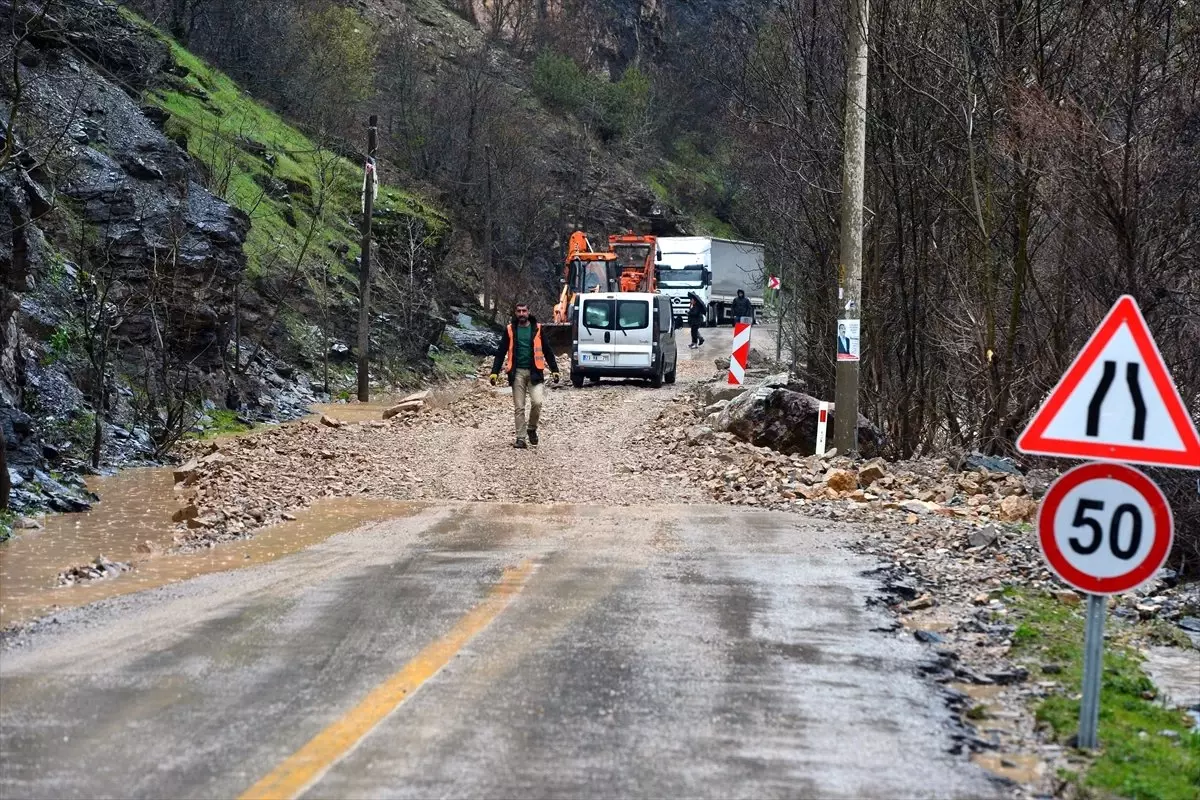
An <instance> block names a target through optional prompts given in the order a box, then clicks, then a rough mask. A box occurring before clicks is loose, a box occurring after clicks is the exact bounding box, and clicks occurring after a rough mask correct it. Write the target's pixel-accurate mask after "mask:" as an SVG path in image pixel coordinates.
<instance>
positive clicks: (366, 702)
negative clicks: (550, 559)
mask: <svg viewBox="0 0 1200 800" xmlns="http://www.w3.org/2000/svg"><path fill="white" fill-rule="evenodd" d="M532 573H533V562H531V561H525V562H523V563H522V564H521V565H520V566H517V567H514V568H512V569H508V570H505V571H504V574H503V575H502V576H501V578H500V582H499V583H498V584H496V585H495V586H494V587H492V590H491V591H490V592H488V595H487V597H486V598H484V600H483V602H481V603H480V604H479V605H477V606H475V608H473V609H471V610H470V611H469V612H467V615H466V616H464V617H463V618H462V619H460V620H459V621H458V623H457V624H456V625H455V626H454V627H453V628H451V629H450V631H449V632H448V633H447V634H446V635H445V636H443V637H442V638H440V639H438V640H437V641H435V642H433V643H432V644H430V645H429V646H428V647H426V648H425V649H424V650H422V651H421V652H420V653H418V654H417V655H416V657H415V658H413V660H412V661H409V662H408V663H407V664H405V665H404V668H403V669H401V670H400V671H399V672H397V673H396V674H395V675H393V676H392V677H390V678H388V679H387V680H386V681H384V682H383V683H381V684H380V685H379V686H377V687H375V688H374V689H372V690H371V693H370V694H368V695H367V696H366V697H365V698H364V699H363V701H362V702H361V703H359V704H358V705H357V706H355V707H354V708H352V709H351V710H350V711H348V712H347V713H346V714H345V715H344V716H343V717H342V718H341V719H339V720H337V721H336V722H333V723H331V724H330V725H329V726H328V727H327V728H325V730H323V731H321V732H320V733H318V734H317V735H316V736H314V737H313V738H312V739H311V740H309V742H308V744H306V745H304V747H301V748H300V749H299V750H297V751H296V752H295V753H293V754H292V755H291V756H289V757H288V758H287V759H286V760H284V762H283V763H281V764H280V765H279V766H277V767H276V768H275V769H273V770H271V772H270V773H268V774H267V775H266V776H265V777H263V779H262V780H260V781H259V782H258V783H256V784H254V785H253V786H251V787H250V788H249V789H247V790H246V791H245V792H243V793H242V794H241V796H240V797H239V798H238V800H276V798H280V799H281V800H282V799H283V798H289V799H290V798H295V797H299V796H300V795H301V794H303V793H304V792H305V791H306V790H307V789H308V788H309V787H310V786H312V785H313V784H314V783H316V782H317V781H318V780H320V779H321V778H322V777H323V776H324V775H325V773H326V772H328V771H329V768H330V767H332V766H333V765H334V764H336V763H337V762H338V761H340V760H342V759H343V758H345V757H346V756H347V755H348V754H349V753H350V752H351V751H352V750H353V749H354V748H355V747H356V746H357V745H358V743H359V742H361V741H362V740H363V739H364V738H366V736H367V735H368V734H369V733H370V732H371V731H372V730H373V729H374V728H375V726H376V725H378V724H379V723H381V722H383V721H384V720H385V719H386V718H387V717H388V715H389V714H391V713H392V712H393V711H395V710H396V709H397V708H398V707H399V706H400V704H401V703H403V702H404V701H405V700H407V699H408V698H409V697H411V696H412V695H413V693H415V692H416V691H417V689H419V688H421V685H422V684H423V683H425V681H427V680H429V679H430V678H432V677H433V676H434V675H436V674H437V673H438V671H439V670H441V668H442V667H444V666H446V664H448V663H449V662H450V659H452V658H454V656H455V655H456V654H457V653H458V651H459V650H461V649H462V648H463V646H464V645H466V643H467V642H469V641H471V639H472V638H474V636H475V635H476V634H477V633H479V632H480V631H482V630H483V629H484V628H486V627H487V626H488V625H489V624H490V623H491V622H492V620H494V619H495V618H496V617H498V616H500V612H502V611H503V610H504V609H505V608H506V607H507V606H508V604H509V603H510V602H512V599H513V598H514V597H515V596H516V595H517V593H518V592H520V591H521V589H523V588H524V587H525V583H526V582H527V581H528V580H529V576H530V575H531V574H532Z"/></svg>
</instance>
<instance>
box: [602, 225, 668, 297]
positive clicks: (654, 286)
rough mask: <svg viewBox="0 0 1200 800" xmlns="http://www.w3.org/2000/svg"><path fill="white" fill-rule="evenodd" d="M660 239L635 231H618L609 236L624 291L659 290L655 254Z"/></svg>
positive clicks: (611, 251) (652, 291) (609, 244)
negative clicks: (635, 232)
mask: <svg viewBox="0 0 1200 800" xmlns="http://www.w3.org/2000/svg"><path fill="white" fill-rule="evenodd" d="M657 249H658V239H657V238H656V237H654V236H643V235H639V234H634V233H616V234H613V235H611V236H609V237H608V250H609V252H610V253H613V254H615V255H616V257H617V264H618V266H619V267H620V270H621V291H622V292H650V293H651V294H653V293H654V292H657V291H658V275H657V272H656V271H655V267H654V264H655V260H656V258H655V256H656V252H655V251H656V250H657Z"/></svg>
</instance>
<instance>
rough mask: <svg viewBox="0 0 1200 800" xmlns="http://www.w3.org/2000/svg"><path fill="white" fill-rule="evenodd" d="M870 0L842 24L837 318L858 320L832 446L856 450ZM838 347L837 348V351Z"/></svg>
mask: <svg viewBox="0 0 1200 800" xmlns="http://www.w3.org/2000/svg"><path fill="white" fill-rule="evenodd" d="M869 7H870V0H851V3H850V19H849V20H848V21H847V24H846V29H847V30H846V131H845V136H846V139H845V157H844V161H843V164H842V230H841V247H840V248H839V252H838V262H839V263H838V319H839V320H842V319H846V320H852V321H856V322H857V323H858V329H859V330H858V333H859V337H860V338H859V344H858V353H855V354H854V357H853V358H845V357H843V358H839V359H838V362H837V388H836V389H835V391H834V403H835V404H836V405H835V407H834V418H833V446H834V447H836V448H837V449H838V452H839V453H842V454H843V455H845V454H854V453H857V452H858V354H859V353H861V352H862V338H861V336H862V333H863V331H862V307H861V303H862V242H863V173H864V172H865V171H866V149H867V30H868V28H867V19H868V15H869ZM835 352H836V351H835Z"/></svg>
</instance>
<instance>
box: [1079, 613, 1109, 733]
mask: <svg viewBox="0 0 1200 800" xmlns="http://www.w3.org/2000/svg"><path fill="white" fill-rule="evenodd" d="M1107 606H1108V598H1107V597H1106V596H1105V595H1102V594H1089V595H1088V603H1087V625H1086V627H1085V628H1084V634H1083V637H1084V638H1083V700H1082V701H1081V703H1080V706H1079V747H1080V748H1082V749H1084V750H1091V749H1093V748H1094V747H1096V746H1097V744H1098V743H1099V740H1098V738H1097V733H1098V730H1099V728H1100V684H1101V678H1102V677H1103V675H1104V614H1105V613H1106V608H1107Z"/></svg>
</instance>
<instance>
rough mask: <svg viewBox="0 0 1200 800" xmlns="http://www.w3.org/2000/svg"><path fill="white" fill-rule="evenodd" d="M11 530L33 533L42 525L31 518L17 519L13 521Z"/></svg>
mask: <svg viewBox="0 0 1200 800" xmlns="http://www.w3.org/2000/svg"><path fill="white" fill-rule="evenodd" d="M12 526H13V528H15V529H17V530H27V531H34V530H38V529H40V528H41V527H42V523H40V522H38V521H37V520H36V519H34V518H33V517H17V518H16V519H15V520H14V521H13V525H12Z"/></svg>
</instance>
